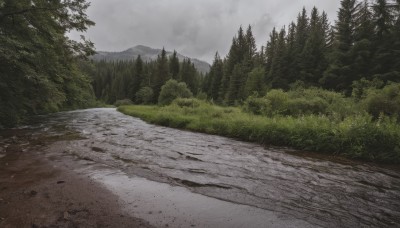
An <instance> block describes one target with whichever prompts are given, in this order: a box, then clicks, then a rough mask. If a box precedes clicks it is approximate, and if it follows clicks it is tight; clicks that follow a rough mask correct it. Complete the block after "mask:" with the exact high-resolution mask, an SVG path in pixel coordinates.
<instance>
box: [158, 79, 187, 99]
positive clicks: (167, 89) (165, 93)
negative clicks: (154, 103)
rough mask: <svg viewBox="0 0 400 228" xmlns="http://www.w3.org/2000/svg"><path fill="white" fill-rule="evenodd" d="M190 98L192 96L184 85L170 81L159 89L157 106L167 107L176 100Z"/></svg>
mask: <svg viewBox="0 0 400 228" xmlns="http://www.w3.org/2000/svg"><path fill="white" fill-rule="evenodd" d="M192 96H193V94H192V92H190V90H189V88H188V87H187V85H186V83H184V82H177V81H175V80H173V79H171V80H168V81H167V82H166V83H165V85H163V86H162V87H161V92H160V96H159V97H158V104H160V105H169V104H171V103H172V101H173V100H175V99H176V98H190V97H192Z"/></svg>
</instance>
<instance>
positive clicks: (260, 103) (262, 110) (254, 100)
mask: <svg viewBox="0 0 400 228" xmlns="http://www.w3.org/2000/svg"><path fill="white" fill-rule="evenodd" d="M243 110H244V111H245V112H248V113H252V114H255V115H265V114H267V112H268V110H271V102H270V101H269V100H267V99H266V98H259V97H255V96H250V97H249V98H247V99H246V101H245V102H244V104H243Z"/></svg>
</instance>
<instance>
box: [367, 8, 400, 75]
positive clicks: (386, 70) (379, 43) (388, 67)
mask: <svg viewBox="0 0 400 228" xmlns="http://www.w3.org/2000/svg"><path fill="white" fill-rule="evenodd" d="M372 8H373V18H374V24H375V30H376V38H375V43H374V48H375V52H374V59H373V60H372V62H373V66H374V67H373V69H372V72H373V74H374V77H376V78H379V79H381V80H383V81H398V80H399V77H400V73H399V72H397V71H396V70H395V69H393V66H395V65H396V64H397V62H396V60H398V58H396V55H395V54H394V52H393V51H392V48H393V46H392V45H393V42H394V43H395V40H396V38H395V39H394V40H393V39H392V37H393V34H392V32H393V29H392V28H393V27H394V24H395V17H394V15H393V7H392V6H390V5H389V4H388V2H387V0H376V2H375V4H373V6H372Z"/></svg>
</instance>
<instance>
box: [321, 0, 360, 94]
mask: <svg viewBox="0 0 400 228" xmlns="http://www.w3.org/2000/svg"><path fill="white" fill-rule="evenodd" d="M340 4H341V8H340V9H339V12H338V20H337V21H336V27H335V43H334V48H333V50H332V53H331V54H330V65H329V67H328V69H327V70H326V71H325V72H324V76H323V78H321V80H320V83H321V84H322V85H323V86H324V87H325V88H328V89H335V90H338V91H346V92H347V94H350V92H351V91H350V89H351V88H350V87H351V83H352V81H353V79H354V72H353V71H352V68H351V65H352V59H351V57H352V56H351V54H350V51H351V48H352V46H353V44H354V30H355V13H356V10H357V4H356V0H342V1H341V2H340Z"/></svg>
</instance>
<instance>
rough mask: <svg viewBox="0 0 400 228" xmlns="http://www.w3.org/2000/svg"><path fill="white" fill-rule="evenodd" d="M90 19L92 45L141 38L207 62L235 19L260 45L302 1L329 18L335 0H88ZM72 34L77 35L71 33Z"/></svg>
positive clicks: (225, 44)
mask: <svg viewBox="0 0 400 228" xmlns="http://www.w3.org/2000/svg"><path fill="white" fill-rule="evenodd" d="M90 2H91V7H90V8H89V10H88V12H87V14H88V15H89V17H90V19H91V20H93V21H94V22H96V26H94V27H91V28H90V29H89V30H88V32H87V34H86V36H87V37H88V38H89V39H90V40H91V41H93V42H94V43H95V46H96V50H98V51H122V50H125V49H127V48H130V47H133V46H135V45H138V44H141V45H146V46H150V47H153V48H162V47H165V48H166V49H167V50H174V49H175V50H177V51H178V52H179V53H181V54H183V55H186V56H189V57H194V58H198V59H201V60H205V61H208V62H210V63H211V62H212V59H213V56H214V54H215V52H216V51H218V52H219V53H220V55H221V56H225V55H226V54H227V52H228V50H229V47H230V45H231V41H232V37H233V36H234V35H235V34H236V33H237V30H238V28H239V26H240V25H243V27H247V26H248V25H249V24H250V25H251V26H252V27H253V33H254V35H255V37H256V41H257V45H258V46H261V45H265V43H266V42H267V40H268V35H269V33H270V32H271V30H272V28H273V27H274V26H276V27H279V28H280V27H282V26H283V25H287V24H288V23H289V22H290V21H292V20H295V19H296V16H297V14H298V12H299V11H300V10H301V9H302V7H303V6H305V7H306V9H307V11H308V12H310V10H311V8H312V7H313V6H316V7H317V8H318V9H319V10H321V11H322V10H325V11H326V12H327V13H328V16H329V18H330V19H331V21H332V22H333V21H334V19H335V18H336V15H337V10H338V8H339V4H340V1H339V0H112V1H110V0H90ZM70 36H71V37H72V38H77V37H79V36H78V34H71V35H70Z"/></svg>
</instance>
